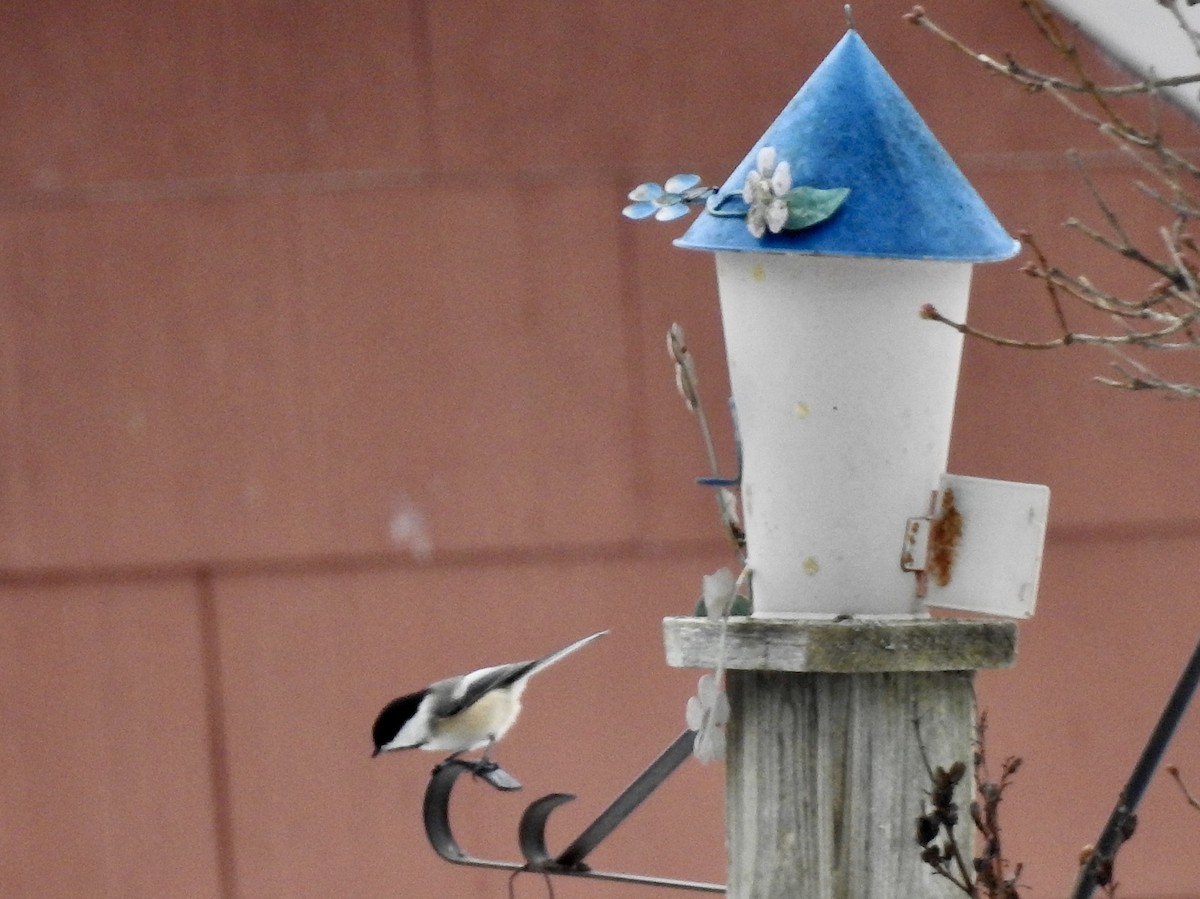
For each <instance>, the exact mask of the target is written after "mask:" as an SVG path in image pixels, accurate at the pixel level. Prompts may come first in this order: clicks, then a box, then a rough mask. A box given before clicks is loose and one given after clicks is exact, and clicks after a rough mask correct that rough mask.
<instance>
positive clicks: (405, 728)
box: [371, 631, 608, 767]
mask: <svg viewBox="0 0 1200 899" xmlns="http://www.w3.org/2000/svg"><path fill="white" fill-rule="evenodd" d="M607 633H608V631H600V633H598V634H592V635H591V636H590V637H584V638H583V639H582V640H576V641H575V642H574V643H572V644H571V645H570V646H564V647H563V648H562V649H560V650H559V651H558V652H552V653H550V655H548V656H546V657H545V658H542V659H534V660H533V661H529V662H513V663H512V664H509V665H496V666H495V667H492V668H481V669H479V670H478V671H472V672H471V673H470V674H462V675H459V676H457V677H448V678H446V679H445V680H440V681H437V682H436V683H432V684H430V685H429V686H428V687H426V688H425V689H424V690H420V691H418V692H416V693H409V694H408V695H407V696H401V697H399V698H398V699H393V700H392V701H391V702H389V703H388V704H387V705H386V706H384V707H383V711H381V712H380V713H379V716H378V717H377V718H376V719H375V726H374V727H373V728H372V731H371V735H372V737H373V738H374V740H375V751H374V752H373V753H372V756H376V755H379V753H381V752H391V751H393V750H396V749H425V750H427V751H429V752H449V753H451V755H450V756H449V758H447V761H449V760H450V759H452V758H454V757H455V756H458V755H460V754H461V753H464V752H470V751H471V750H473V749H483V750H484V752H483V758H482V759H481V760H480V762H479V764H480V766H488V765H493V763H492V762H491V761H490V759H489V758H488V753H489V752H490V751H491V748H492V746H493V745H495V744H496V742H497V741H498V740H500V738H501V737H503V736H504V735H505V734H506V733H508V730H509V728H511V727H512V726H513V724H514V723H515V722H516V720H517V715H518V714H520V712H521V693H522V692H524V690H525V685H526V684H527V683H528V682H529V678H531V677H533V675H535V674H537V673H538V672H539V671H541V670H542V669H543V668H548V667H550V666H551V665H553V664H554V663H555V662H558V661H560V660H562V659H564V658H565V657H567V656H569V655H570V654H571V653H573V652H575V650H577V649H582V648H583V647H584V646H586V645H587V644H588V643H591V642H592V641H593V640H595V639H596V638H597V637H603V636H604V635H605V634H607ZM493 767H494V765H493Z"/></svg>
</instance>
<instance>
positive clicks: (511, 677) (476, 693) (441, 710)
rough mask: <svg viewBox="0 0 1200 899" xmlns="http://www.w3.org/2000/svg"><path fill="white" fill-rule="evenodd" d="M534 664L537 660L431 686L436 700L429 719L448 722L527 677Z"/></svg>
mask: <svg viewBox="0 0 1200 899" xmlns="http://www.w3.org/2000/svg"><path fill="white" fill-rule="evenodd" d="M538 661H540V660H534V661H530V662H514V663H512V664H510V665H496V666H495V667H494V668H480V669H479V670H478V671H472V672H471V673H470V674H464V675H463V676H462V677H452V678H450V679H449V680H445V681H440V682H439V683H436V684H434V685H433V686H432V687H431V688H430V689H431V690H434V691H435V693H436V695H437V697H438V698H437V700H436V701H435V702H434V704H433V709H432V712H433V716H434V717H435V718H449V717H450V716H451V715H457V714H458V713H459V712H461V711H462V710H463V709H465V708H467V707H468V706H471V705H473V704H474V703H475V702H477V701H478V700H479V699H481V698H482V697H483V696H484V695H485V694H487V693H490V692H491V691H492V690H495V689H497V688H499V687H507V686H509V685H510V684H514V683H516V682H517V681H519V680H520V679H521V678H522V677H525V676H527V675H528V674H529V672H530V670H531V669H533V668H534V666H536V665H537V664H538Z"/></svg>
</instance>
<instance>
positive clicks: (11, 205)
mask: <svg viewBox="0 0 1200 899" xmlns="http://www.w3.org/2000/svg"><path fill="white" fill-rule="evenodd" d="M1189 155H1196V156H1197V158H1200V151H1197V153H1196V154H1189ZM1080 157H1081V158H1082V160H1083V162H1084V164H1085V165H1088V166H1091V167H1092V168H1103V169H1120V170H1126V169H1127V170H1130V171H1134V170H1137V164H1136V163H1134V162H1133V161H1131V160H1130V159H1128V157H1127V156H1126V155H1125V154H1123V153H1120V152H1118V151H1115V150H1084V151H1080ZM957 158H958V162H959V165H960V166H961V167H962V168H963V169H964V170H965V171H975V172H1029V171H1037V170H1039V169H1042V170H1050V171H1060V170H1061V171H1073V165H1072V163H1071V162H1070V160H1069V158H1068V157H1067V155H1066V153H1065V152H1062V151H1059V150H1018V151H1014V152H974V153H972V152H965V153H961V154H959V156H958V157H957ZM670 167H671V166H670V165H669V164H663V163H655V162H645V163H642V162H638V163H636V164H633V163H631V164H625V165H622V166H620V167H619V168H612V167H606V168H593V169H589V168H587V167H586V166H569V165H562V166H539V167H526V168H521V169H515V170H504V171H502V170H495V171H489V170H485V169H478V168H476V169H471V170H463V171H457V170H442V169H440V168H433V167H426V168H421V167H410V168H378V169H335V170H329V171H311V172H261V173H250V174H233V175H211V176H200V177H175V176H167V177H162V178H155V179H147V180H114V181H102V182H89V183H81V184H61V185H53V186H48V187H7V188H0V210H4V211H13V210H21V209H54V208H63V207H72V206H90V205H103V204H109V203H144V202H157V201H166V200H190V199H240V198H244V197H259V196H272V195H303V194H322V193H353V192H370V191H378V190H381V189H391V188H413V187H427V188H443V187H451V188H461V189H477V188H479V187H480V186H491V187H536V186H544V185H549V184H563V185H567V186H571V187H578V186H580V185H593V186H594V185H605V184H611V183H613V181H614V179H618V180H619V181H620V184H621V185H622V187H621V188H620V189H619V190H618V191H617V192H616V193H615V194H614V197H615V198H616V199H615V200H614V202H615V203H618V204H619V201H620V198H621V197H622V196H623V195H624V192H625V189H627V186H629V185H632V184H633V183H634V182H635V181H636V180H637V179H638V178H639V177H641V175H637V176H635V175H631V174H629V173H630V172H633V171H637V172H640V173H643V174H644V173H645V172H656V171H659V170H662V171H666V170H667V169H668V168H670ZM727 167H728V161H720V162H718V161H710V162H709V163H708V164H707V165H701V166H700V169H701V170H703V171H707V172H710V173H724V172H725V169H726V168H727Z"/></svg>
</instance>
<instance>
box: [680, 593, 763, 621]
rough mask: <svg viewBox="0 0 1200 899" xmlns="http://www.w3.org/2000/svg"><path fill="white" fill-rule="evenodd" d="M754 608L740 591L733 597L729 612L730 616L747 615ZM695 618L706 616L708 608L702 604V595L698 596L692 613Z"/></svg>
mask: <svg viewBox="0 0 1200 899" xmlns="http://www.w3.org/2000/svg"><path fill="white" fill-rule="evenodd" d="M753 611H754V609H753V608H751V606H750V600H748V599H747V598H746V597H744V596H742V595H741V594H740V593H739V594H738V595H737V596H735V597H734V598H733V605H732V606H731V607H730V609H729V614H730V615H732V616H741V615H749V614H750V613H751V612H753ZM692 614H693V615H694V616H695V617H696V618H707V617H708V609H707V608H705V606H704V597H703V596H702V597H700V601H699V602H697V603H696V610H695V611H694V612H693V613H692Z"/></svg>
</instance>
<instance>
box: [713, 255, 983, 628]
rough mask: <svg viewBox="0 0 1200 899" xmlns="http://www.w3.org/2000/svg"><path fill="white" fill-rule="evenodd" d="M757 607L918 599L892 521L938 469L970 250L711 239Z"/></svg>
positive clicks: (915, 505)
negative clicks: (796, 250) (929, 313)
mask: <svg viewBox="0 0 1200 899" xmlns="http://www.w3.org/2000/svg"><path fill="white" fill-rule="evenodd" d="M716 260H717V280H718V287H719V290H720V301H721V316H722V321H723V325H724V330H725V344H726V352H727V355H728V359H729V373H730V380H731V383H732V388H733V399H734V405H735V407H736V412H737V421H738V432H739V435H740V439H741V445H742V459H743V468H742V504H743V513H744V516H745V528H746V540H747V548H748V559H747V561H748V564H749V566H750V568H751V571H752V585H753V593H754V610H755V611H754V614H755V615H756V616H759V617H792V616H810V617H811V616H818V617H819V616H827V615H828V616H836V615H845V614H850V615H886V616H920V615H923V614H925V613H924V612H923V610H922V608H921V604H920V601H919V599H918V598H917V596H916V582H915V576H914V575H913V574H912V573H910V572H905V571H903V570H902V569H901V567H900V555H901V549H902V546H903V541H904V535H905V525H906V521H907V519H908V518H910V517H915V516H920V515H924V514H927V512H928V511H929V502H930V495H931V492H932V491H933V490H934V489H935V488H936V487H937V482H938V476H939V475H940V474H942V472H944V471H945V470H946V459H947V455H948V452H949V446H950V429H951V424H952V421H953V416H954V397H955V392H956V390H957V385H958V369H959V362H960V360H961V356H962V337H961V335H960V334H958V333H957V332H956V331H954V330H953V329H951V328H947V327H942V326H939V325H936V324H933V323H931V322H929V321H927V320H925V319H922V318H921V316H920V309H921V307H922V306H923V305H924V304H926V303H930V304H932V305H933V306H935V307H936V308H937V309H938V310H939V311H940V312H941V313H943V314H945V315H947V316H948V317H950V318H954V319H957V320H960V321H961V320H962V319H963V317H964V316H965V314H966V309H967V297H968V292H969V289H970V281H971V269H972V266H971V264H970V263H967V262H940V261H939V262H931V261H924V260H913V259H875V258H857V257H841V256H816V255H804V254H771V253H753V252H749V253H747V252H718V253H717V254H716Z"/></svg>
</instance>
